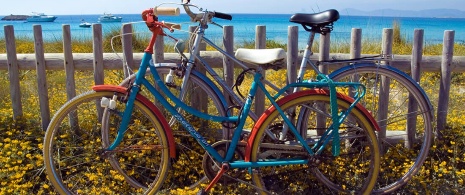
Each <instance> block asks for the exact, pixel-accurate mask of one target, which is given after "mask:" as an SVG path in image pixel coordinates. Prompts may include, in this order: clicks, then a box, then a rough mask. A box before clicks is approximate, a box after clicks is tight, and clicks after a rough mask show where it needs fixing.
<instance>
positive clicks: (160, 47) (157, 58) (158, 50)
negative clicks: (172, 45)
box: [153, 35, 165, 63]
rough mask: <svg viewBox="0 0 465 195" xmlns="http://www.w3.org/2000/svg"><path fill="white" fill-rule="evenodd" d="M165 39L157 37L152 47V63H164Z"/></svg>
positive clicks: (161, 36) (160, 36)
mask: <svg viewBox="0 0 465 195" xmlns="http://www.w3.org/2000/svg"><path fill="white" fill-rule="evenodd" d="M164 50H165V37H164V36H163V35H158V36H157V40H156V41H155V45H154V46H153V61H154V62H155V63H162V62H165V55H164V54H165V51H164Z"/></svg>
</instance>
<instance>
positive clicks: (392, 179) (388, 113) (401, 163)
mask: <svg viewBox="0 0 465 195" xmlns="http://www.w3.org/2000/svg"><path fill="white" fill-rule="evenodd" d="M329 76H330V78H331V79H333V80H334V81H342V82H359V83H362V84H363V85H365V87H366V89H367V90H366V92H367V94H366V95H365V97H364V98H363V99H362V100H361V104H362V105H363V106H365V108H366V109H367V110H369V111H370V112H371V113H372V115H373V117H375V119H376V120H377V122H378V124H379V126H380V128H381V131H380V133H379V134H378V139H379V142H380V145H381V148H382V151H381V152H382V153H383V155H382V160H381V171H380V175H379V178H378V182H377V185H376V187H375V189H374V193H380V194H384V193H390V192H394V191H395V190H396V189H399V188H400V187H402V186H403V185H405V184H406V183H407V182H408V181H409V179H411V178H412V177H413V176H414V175H415V174H416V173H417V172H418V171H419V170H420V168H421V166H422V164H423V162H424V161H425V159H426V157H427V156H428V151H429V147H430V145H431V141H432V134H433V133H432V131H433V130H432V128H433V127H432V123H433V114H432V106H431V104H430V102H429V100H428V97H427V96H426V95H425V93H424V92H423V90H422V89H421V87H420V86H419V85H418V84H417V83H416V82H415V81H413V80H412V79H411V78H410V76H408V75H406V74H405V73H403V72H401V71H399V70H397V69H394V68H393V67H390V66H384V65H377V64H373V63H366V64H356V65H350V66H348V67H344V68H342V69H340V70H336V71H334V72H333V73H332V74H330V75H329ZM347 94H348V95H350V94H349V91H347ZM393 170H397V171H393Z"/></svg>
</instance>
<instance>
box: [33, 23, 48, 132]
mask: <svg viewBox="0 0 465 195" xmlns="http://www.w3.org/2000/svg"><path fill="white" fill-rule="evenodd" d="M33 29H34V52H35V56H36V71H37V93H38V95H39V104H40V117H41V119H42V129H43V130H46V129H47V127H48V124H49V123H50V106H49V101H48V99H49V98H48V91H47V90H48V87H47V74H46V71H45V57H44V53H45V52H44V40H43V38H42V26H40V25H37V24H36V25H34V26H33Z"/></svg>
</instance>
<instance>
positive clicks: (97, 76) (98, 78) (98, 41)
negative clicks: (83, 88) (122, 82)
mask: <svg viewBox="0 0 465 195" xmlns="http://www.w3.org/2000/svg"><path fill="white" fill-rule="evenodd" d="M92 35H93V36H92V42H93V46H92V48H93V50H94V52H93V53H94V82H95V84H96V85H102V84H103V82H104V72H103V36H102V24H92Z"/></svg>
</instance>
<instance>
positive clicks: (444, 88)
mask: <svg viewBox="0 0 465 195" xmlns="http://www.w3.org/2000/svg"><path fill="white" fill-rule="evenodd" d="M454 39H455V31H453V30H447V31H445V32H444V43H443V48H442V63H441V83H440V86H439V99H438V112H437V129H438V136H440V137H441V135H442V134H441V131H443V130H444V129H445V128H446V121H447V111H448V109H449V93H450V84H451V83H450V82H451V62H452V56H453V55H454Z"/></svg>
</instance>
